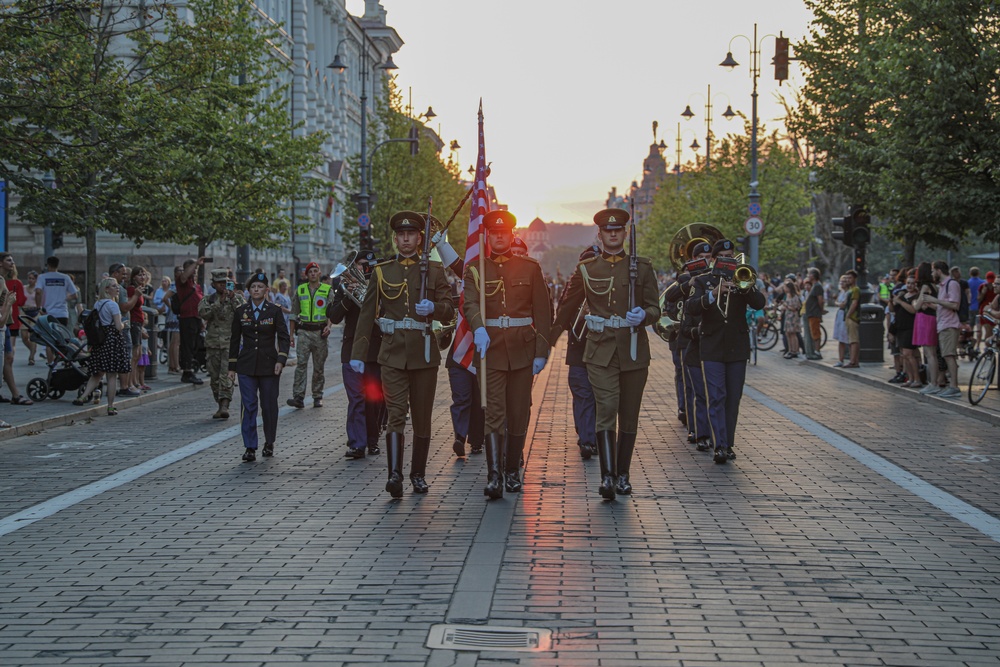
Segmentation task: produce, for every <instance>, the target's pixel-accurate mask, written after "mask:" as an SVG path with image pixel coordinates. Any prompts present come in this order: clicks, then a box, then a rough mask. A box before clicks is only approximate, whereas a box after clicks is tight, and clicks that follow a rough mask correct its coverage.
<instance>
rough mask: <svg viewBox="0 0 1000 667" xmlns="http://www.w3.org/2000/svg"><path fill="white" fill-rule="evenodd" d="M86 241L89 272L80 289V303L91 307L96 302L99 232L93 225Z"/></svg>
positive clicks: (88, 231) (85, 236) (89, 228)
mask: <svg viewBox="0 0 1000 667" xmlns="http://www.w3.org/2000/svg"><path fill="white" fill-rule="evenodd" d="M84 239H85V240H86V243H87V270H86V272H85V273H84V276H83V281H84V282H83V285H82V286H81V287H80V292H81V294H82V298H81V299H80V303H82V304H84V306H85V307H90V306H93V305H94V302H95V301H96V296H95V295H96V290H97V230H95V229H94V227H93V225H91V226H90V227H87V232H86V234H85V235H84Z"/></svg>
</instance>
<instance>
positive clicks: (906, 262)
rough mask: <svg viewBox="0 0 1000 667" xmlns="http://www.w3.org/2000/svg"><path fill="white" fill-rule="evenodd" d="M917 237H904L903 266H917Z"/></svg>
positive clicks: (908, 235) (911, 235) (910, 235)
mask: <svg viewBox="0 0 1000 667" xmlns="http://www.w3.org/2000/svg"><path fill="white" fill-rule="evenodd" d="M916 258H917V237H916V236H915V235H913V234H907V235H906V236H904V237H903V266H910V267H913V268H916V266H917V259H916Z"/></svg>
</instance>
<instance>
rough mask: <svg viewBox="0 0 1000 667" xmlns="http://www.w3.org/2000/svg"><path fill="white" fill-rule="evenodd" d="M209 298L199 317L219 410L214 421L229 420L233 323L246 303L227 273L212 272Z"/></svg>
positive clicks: (206, 359) (213, 393)
mask: <svg viewBox="0 0 1000 667" xmlns="http://www.w3.org/2000/svg"><path fill="white" fill-rule="evenodd" d="M212 287H214V288H215V293H214V294H210V295H209V296H207V297H205V298H204V299H202V300H201V303H199V304H198V317H200V318H201V319H202V321H203V322H205V365H206V366H207V367H208V376H209V380H210V382H211V387H212V397H213V398H215V402H216V403H217V404H218V406H219V409H218V410H216V411H215V414H213V415H212V419H229V404H230V402H232V400H233V381H232V380H230V379H229V372H228V370H229V343H230V339H231V338H232V334H233V319H234V318H235V317H236V311H237V309H238V308H239V307H240V306H242V305H243V304H244V303H246V299H244V298H243V293H242V290H241V291H239V292H237V291H236V285H235V284H233V282H232V281H230V280H229V270H228V269H212Z"/></svg>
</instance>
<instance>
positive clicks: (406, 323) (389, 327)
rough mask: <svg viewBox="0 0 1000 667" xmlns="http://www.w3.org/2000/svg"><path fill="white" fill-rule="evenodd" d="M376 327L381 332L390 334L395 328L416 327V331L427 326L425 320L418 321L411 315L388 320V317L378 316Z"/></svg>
mask: <svg viewBox="0 0 1000 667" xmlns="http://www.w3.org/2000/svg"><path fill="white" fill-rule="evenodd" d="M376 321H377V322H378V328H379V329H381V330H382V333H384V334H387V335H390V336H391V335H392V334H393V332H395V331H396V329H416V330H418V331H423V330H424V329H426V328H427V323H426V322H418V321H417V320H415V319H413V318H412V317H404V318H403V319H401V320H390V319H389V318H388V317H380V318H378V320H376Z"/></svg>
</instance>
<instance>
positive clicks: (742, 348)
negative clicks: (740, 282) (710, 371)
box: [685, 275, 767, 362]
mask: <svg viewBox="0 0 1000 667" xmlns="http://www.w3.org/2000/svg"><path fill="white" fill-rule="evenodd" d="M718 284H719V278H718V277H716V276H711V275H703V276H698V277H697V278H695V282H694V292H693V294H692V296H691V298H689V299H688V300H687V303H686V305H685V310H686V311H688V312H690V313H691V314H692V315H696V316H697V315H700V316H701V327H700V329H701V335H700V336H699V344H700V346H701V359H702V361H721V362H732V361H747V360H749V359H750V327H749V326H748V325H747V306H749V307H750V308H752V309H754V310H759V309H761V308H763V307H764V304H765V303H766V301H767V299H766V298H765V297H764V295H763V294H761V293H760V292H759V291H758V290H757V288H756V287H753V288H752V289H750V291H748V292H746V293H740V292H732V291H731V292H729V294H726V295H723V296H722V299H721V303H720V302H714V303H709V292H711V291H712V290H713V289H714V288H715V286H716V285H718ZM727 299H728V300H729V310H728V312H729V315H728V318H727V317H726V316H724V315H723V308H725V307H726V300H727ZM720 306H721V307H720Z"/></svg>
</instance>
